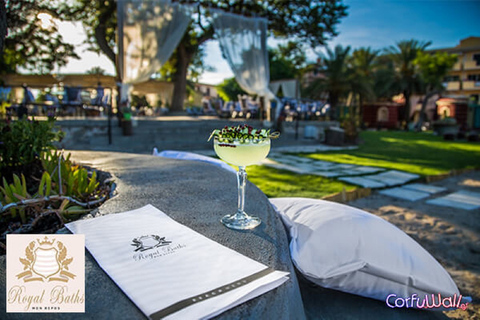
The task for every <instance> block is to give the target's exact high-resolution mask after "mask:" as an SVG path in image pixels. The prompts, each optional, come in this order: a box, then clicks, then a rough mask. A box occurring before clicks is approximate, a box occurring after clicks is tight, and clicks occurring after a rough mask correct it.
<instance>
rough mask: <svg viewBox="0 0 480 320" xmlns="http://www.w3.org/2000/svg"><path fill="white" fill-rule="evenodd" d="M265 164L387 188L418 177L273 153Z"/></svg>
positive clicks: (393, 171)
mask: <svg viewBox="0 0 480 320" xmlns="http://www.w3.org/2000/svg"><path fill="white" fill-rule="evenodd" d="M262 164H263V165H265V166H269V167H273V168H276V169H283V170H288V171H292V172H296V173H300V174H313V175H317V176H322V177H325V178H338V180H341V181H345V182H348V183H351V184H354V185H358V186H361V187H363V188H373V189H375V188H385V187H389V186H397V185H403V184H405V183H407V182H409V181H411V180H415V179H418V178H419V177H420V176H419V175H416V174H411V173H406V172H401V171H397V170H386V169H383V168H377V167H369V166H359V165H353V164H342V163H336V162H330V161H322V160H315V159H310V158H305V157H299V156H293V155H286V154H281V153H272V154H271V155H269V157H268V159H266V160H265V161H263V162H262Z"/></svg>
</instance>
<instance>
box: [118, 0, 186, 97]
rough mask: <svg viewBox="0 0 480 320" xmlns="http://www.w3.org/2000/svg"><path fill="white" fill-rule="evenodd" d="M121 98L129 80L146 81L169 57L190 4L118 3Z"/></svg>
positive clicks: (162, 1) (155, 0) (161, 0)
mask: <svg viewBox="0 0 480 320" xmlns="http://www.w3.org/2000/svg"><path fill="white" fill-rule="evenodd" d="M117 14H118V15H117V17H118V30H119V33H118V35H119V37H118V44H119V60H118V63H119V69H120V77H121V79H122V92H121V101H125V100H127V97H128V92H129V89H130V87H131V85H132V84H134V83H138V82H143V81H147V80H149V79H150V76H151V75H152V74H153V73H155V72H157V71H158V70H159V69H160V67H161V66H162V65H163V64H164V63H165V62H166V61H167V60H168V59H169V58H170V56H171V54H172V53H173V51H174V50H175V48H176V47H177V46H178V44H179V42H180V40H181V39H182V37H183V35H184V33H185V31H186V29H187V27H188V24H189V23H190V21H191V15H192V7H191V6H182V5H179V4H178V3H172V2H171V1H170V0H150V1H145V0H119V1H118V4H117Z"/></svg>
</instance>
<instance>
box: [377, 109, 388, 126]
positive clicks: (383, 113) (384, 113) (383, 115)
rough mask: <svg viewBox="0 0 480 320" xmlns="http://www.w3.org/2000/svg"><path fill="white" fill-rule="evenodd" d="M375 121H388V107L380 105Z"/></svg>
mask: <svg viewBox="0 0 480 320" xmlns="http://www.w3.org/2000/svg"><path fill="white" fill-rule="evenodd" d="M377 121H378V122H387V121H388V108H387V107H381V108H379V109H378V111H377Z"/></svg>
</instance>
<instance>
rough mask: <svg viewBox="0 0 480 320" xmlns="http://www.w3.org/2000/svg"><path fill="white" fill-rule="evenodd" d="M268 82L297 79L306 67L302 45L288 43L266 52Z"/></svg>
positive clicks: (292, 42)
mask: <svg viewBox="0 0 480 320" xmlns="http://www.w3.org/2000/svg"><path fill="white" fill-rule="evenodd" d="M268 61H269V64H270V81H274V80H284V79H297V78H299V77H300V76H301V74H302V71H303V69H304V68H305V66H306V62H307V56H306V55H305V50H304V49H303V45H302V44H300V43H297V42H294V41H289V42H288V43H286V44H285V45H282V44H280V45H279V46H278V47H277V48H273V49H272V48H270V49H269V50H268Z"/></svg>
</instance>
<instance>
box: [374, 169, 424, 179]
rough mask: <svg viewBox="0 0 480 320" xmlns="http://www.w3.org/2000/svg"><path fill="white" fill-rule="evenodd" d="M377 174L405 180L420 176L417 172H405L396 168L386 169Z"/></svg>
mask: <svg viewBox="0 0 480 320" xmlns="http://www.w3.org/2000/svg"><path fill="white" fill-rule="evenodd" d="M379 176H382V177H386V178H392V179H398V180H405V181H410V180H413V179H418V178H420V176H419V175H418V174H414V173H407V172H403V171H397V170H388V171H385V172H382V173H379Z"/></svg>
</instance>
